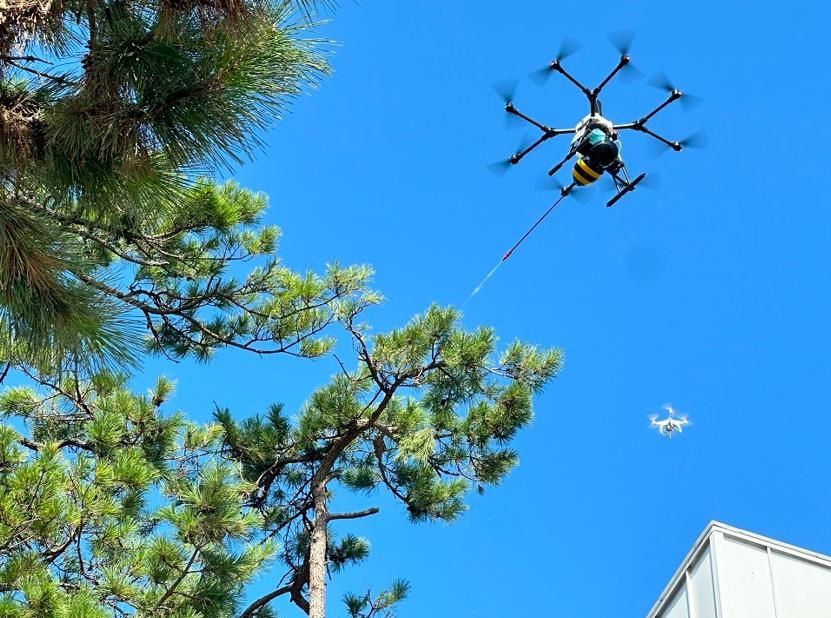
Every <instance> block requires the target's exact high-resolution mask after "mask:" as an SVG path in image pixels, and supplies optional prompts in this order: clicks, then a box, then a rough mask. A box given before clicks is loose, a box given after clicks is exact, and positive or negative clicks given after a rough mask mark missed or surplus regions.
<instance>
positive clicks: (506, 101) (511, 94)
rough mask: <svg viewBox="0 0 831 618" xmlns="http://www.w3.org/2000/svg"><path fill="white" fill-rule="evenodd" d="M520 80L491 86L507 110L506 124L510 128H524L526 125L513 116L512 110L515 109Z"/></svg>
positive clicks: (509, 80)
mask: <svg viewBox="0 0 831 618" xmlns="http://www.w3.org/2000/svg"><path fill="white" fill-rule="evenodd" d="M518 84H519V80H516V79H503V80H501V81H498V82H495V83H493V84H492V85H491V88H492V89H493V91H494V92H495V93H496V95H497V96H498V97H499V98H500V99H501V100H502V106H503V108H504V109H505V112H506V114H505V123H506V124H507V125H508V126H509V127H516V126H524V125H525V123H524V122H523V121H522V119H520V118H519V117H518V116H517V115H516V114H512V113H511V111H510V110H512V109H513V108H514V99H515V98H516V89H517V85H518Z"/></svg>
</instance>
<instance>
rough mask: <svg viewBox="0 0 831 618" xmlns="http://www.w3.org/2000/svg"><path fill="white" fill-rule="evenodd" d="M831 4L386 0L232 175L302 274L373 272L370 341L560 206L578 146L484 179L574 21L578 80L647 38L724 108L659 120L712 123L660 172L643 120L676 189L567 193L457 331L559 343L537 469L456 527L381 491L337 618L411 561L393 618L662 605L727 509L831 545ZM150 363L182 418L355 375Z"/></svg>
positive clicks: (356, 8) (794, 539) (527, 448)
mask: <svg viewBox="0 0 831 618" xmlns="http://www.w3.org/2000/svg"><path fill="white" fill-rule="evenodd" d="M829 15H830V13H829V8H828V5H827V4H826V3H822V2H807V3H798V4H794V3H772V2H770V3H753V4H750V3H726V2H715V1H710V0H703V1H700V2H696V3H684V4H680V5H679V4H678V3H672V2H636V3H632V2H626V3H610V2H601V3H600V4H598V5H596V6H595V7H594V8H590V7H588V6H587V5H585V4H580V3H568V2H541V1H537V0H522V1H519V0H518V1H516V2H512V3H505V2H495V1H492V0H487V1H484V0H483V1H479V2H460V1H458V0H447V1H444V2H380V1H375V0H366V1H364V2H361V3H359V4H353V3H351V2H345V3H344V4H343V6H341V7H340V9H339V10H338V11H337V14H336V16H335V19H334V20H333V22H332V23H331V24H330V25H328V26H327V27H325V28H324V29H322V30H321V31H320V32H321V33H322V34H324V35H326V36H329V37H332V38H335V39H337V40H338V41H339V42H340V46H339V47H337V48H336V52H335V55H334V57H333V59H332V63H333V66H334V68H335V74H334V76H333V77H332V78H330V79H327V80H326V81H325V82H324V83H323V84H322V87H321V89H320V90H319V91H318V92H315V93H313V95H312V96H310V97H303V98H301V99H300V100H299V101H298V102H297V104H296V105H295V107H294V110H293V113H292V114H291V115H290V116H289V117H288V118H286V119H285V120H284V121H283V122H281V123H280V124H279V125H278V126H277V127H276V128H275V130H274V131H273V132H271V133H270V134H268V135H267V136H266V142H267V144H268V147H267V149H266V150H265V151H264V152H263V153H262V154H261V155H260V156H259V158H258V159H257V161H256V162H254V163H252V164H249V165H247V166H245V167H244V168H242V169H241V170H239V171H238V173H236V174H235V176H234V177H235V178H236V179H237V180H238V181H239V182H240V183H242V184H243V185H244V186H247V187H249V188H252V189H255V190H259V191H263V192H266V193H267V194H269V195H270V196H271V207H270V213H269V220H270V221H271V222H274V223H277V224H279V225H280V226H281V227H282V229H283V232H284V238H283V241H282V245H281V253H282V256H283V258H284V259H285V261H286V262H287V263H288V264H289V265H290V266H292V267H295V268H298V269H306V268H314V269H321V268H322V267H323V266H324V264H325V263H326V262H328V261H332V260H339V261H340V262H342V263H355V262H367V263H371V264H373V265H374V266H375V267H376V269H377V277H376V284H377V287H378V288H379V289H380V290H381V291H382V292H383V293H384V294H385V296H386V297H387V298H388V301H387V302H386V304H384V305H383V306H381V307H380V308H377V309H374V310H372V311H371V312H370V313H369V315H368V319H369V320H371V321H372V322H373V323H374V325H375V327H376V329H377V330H386V329H388V328H392V327H395V326H398V325H400V324H402V323H403V322H405V321H406V320H407V319H408V318H409V317H410V316H411V315H412V314H414V313H417V312H419V311H422V310H423V309H424V308H425V307H427V306H428V305H429V304H430V303H431V302H433V301H436V302H439V303H442V304H446V303H453V304H457V305H458V304H461V303H462V302H463V301H464V300H465V298H466V297H467V295H468V294H469V293H470V291H471V290H472V289H473V287H474V286H475V285H476V284H477V282H478V281H479V280H480V279H481V278H482V276H483V275H484V274H485V273H486V272H487V271H488V270H489V269H490V268H491V267H492V266H493V264H494V263H495V262H496V261H497V260H498V259H499V257H500V256H501V255H502V253H503V252H504V251H505V250H506V249H507V248H508V247H510V246H511V245H512V244H513V242H514V241H515V240H516V239H517V238H518V237H519V236H520V235H521V234H522V232H523V231H524V230H525V229H526V228H527V226H528V225H529V224H530V223H531V222H533V220H535V219H536V217H537V216H539V214H540V213H541V212H542V211H543V210H544V209H545V208H546V207H547V206H548V204H549V203H550V200H551V196H550V195H546V194H544V193H539V192H538V191H537V190H536V188H535V184H536V181H537V179H538V178H540V177H542V176H544V173H545V171H546V170H547V169H548V167H550V165H551V164H552V163H553V162H555V161H556V160H558V159H559V158H560V157H561V156H562V154H563V152H564V150H563V149H564V148H565V147H566V145H567V139H568V138H558V140H561V141H558V140H553V141H552V142H549V143H548V144H546V146H545V147H544V148H541V149H539V150H537V151H536V152H534V153H533V154H532V155H530V156H529V157H528V158H527V159H526V160H525V161H524V162H523V164H522V165H520V166H518V167H517V168H515V169H512V170H510V172H509V173H508V174H506V175H505V176H503V177H496V176H494V175H492V174H491V173H490V172H489V171H488V170H487V167H486V165H487V164H488V163H490V162H492V161H495V160H497V159H499V158H501V157H503V156H506V155H507V154H509V153H510V152H511V151H512V149H513V148H514V146H515V145H516V143H517V141H518V140H519V139H520V138H521V136H522V134H523V130H522V129H516V128H506V126H505V123H504V118H503V116H504V112H503V111H502V109H501V105H500V102H499V100H498V99H497V97H496V96H495V95H494V94H493V93H492V92H491V91H490V89H489V85H490V84H491V83H492V82H494V81H495V80H498V79H504V78H508V77H524V76H526V75H527V73H528V72H530V71H531V70H533V69H535V68H539V67H541V66H543V65H544V64H545V63H546V62H547V61H548V60H550V58H551V57H552V56H553V54H554V53H555V51H556V49H557V47H558V46H559V42H560V40H561V38H562V37H563V36H564V35H568V36H570V37H573V38H575V39H578V40H580V41H581V42H582V43H583V44H584V49H583V51H582V52H580V54H578V55H576V56H574V57H573V58H569V59H568V61H567V66H568V67H569V69H571V70H572V71H573V72H574V73H575V74H576V75H577V76H579V77H580V78H583V79H584V80H585V81H587V82H591V83H594V82H596V81H598V80H599V79H600V78H602V76H603V75H605V73H606V72H607V71H608V69H610V68H611V67H612V66H613V65H614V63H615V62H616V59H617V56H616V52H615V51H614V50H613V48H612V47H611V45H610V44H609V43H608V41H607V40H606V39H605V33H607V32H611V31H615V30H619V29H621V28H632V29H634V30H636V32H637V38H636V41H635V45H634V47H633V49H632V56H633V60H634V62H635V63H636V64H637V65H638V66H639V67H640V68H641V69H642V70H643V71H644V73H646V74H647V75H649V74H652V73H653V72H656V71H658V70H664V71H666V72H667V73H668V74H669V75H670V76H671V77H672V78H673V79H674V80H676V82H677V84H678V86H679V87H680V88H681V89H682V90H683V89H686V90H689V91H690V92H692V93H694V94H696V95H698V96H701V97H703V98H704V99H705V101H704V104H703V105H702V106H701V107H699V108H698V109H696V110H695V111H694V112H692V113H689V114H683V113H682V112H681V110H680V108H679V109H674V108H670V109H668V110H666V112H665V113H663V114H662V115H661V116H659V117H658V118H656V119H655V120H654V121H653V122H652V123H650V126H651V127H653V128H654V129H655V130H659V131H661V132H664V133H666V134H667V135H669V136H673V137H683V136H684V135H686V134H688V133H691V132H692V131H694V130H696V129H698V128H705V129H706V130H707V131H708V133H709V137H710V147H709V149H707V150H695V151H693V150H688V151H685V152H683V153H680V154H676V153H672V152H668V153H667V154H665V155H663V156H661V157H659V158H657V159H654V158H650V156H649V150H648V149H647V148H646V147H645V146H646V144H647V138H646V137H645V136H641V135H637V134H635V135H626V136H625V139H626V141H625V143H624V154H625V156H626V159H627V161H628V163H629V165H630V168H631V170H632V171H633V172H638V171H641V170H644V171H647V172H653V171H659V172H660V175H661V178H662V186H661V187H660V188H658V189H657V190H654V191H645V190H644V191H641V190H638V191H636V192H635V193H633V194H631V195H629V196H627V197H626V198H625V199H624V200H622V201H621V202H619V204H618V206H616V207H615V208H612V209H606V208H604V206H603V203H604V200H603V199H601V197H600V196H594V198H593V199H592V201H591V202H589V203H588V204H581V203H579V202H577V201H573V200H568V201H566V202H564V203H563V204H562V205H561V207H560V208H558V210H557V211H556V212H555V213H554V215H552V217H551V218H550V219H549V220H548V221H547V222H546V224H545V225H544V226H543V227H542V228H540V229H539V230H538V232H537V233H536V234H535V235H534V236H532V237H531V238H530V239H529V241H528V242H527V243H526V244H525V245H524V246H523V247H522V249H521V250H519V251H518V252H517V253H516V254H515V255H514V257H512V258H511V260H510V261H509V262H508V263H507V264H506V266H505V267H503V268H502V269H501V270H500V271H499V272H498V273H497V274H496V276H495V277H494V278H493V279H491V281H490V282H489V283H488V285H487V286H486V287H485V288H484V289H483V290H482V292H481V293H480V294H479V295H478V296H476V297H475V298H474V299H473V301H471V302H470V303H469V304H468V305H467V307H466V309H465V318H464V321H465V324H466V325H469V326H471V327H473V326H476V325H478V324H490V325H493V326H495V327H496V329H497V330H498V332H499V334H500V335H501V337H502V338H503V340H512V339H514V338H521V339H524V340H528V341H531V342H535V343H538V344H540V345H543V346H561V347H562V348H564V350H565V352H566V364H565V368H564V371H563V372H562V374H561V376H560V377H559V378H558V379H557V380H556V381H555V382H554V383H553V384H552V385H551V387H550V388H549V389H548V390H547V391H546V392H545V393H544V394H543V395H542V396H541V397H539V398H538V400H537V402H536V414H537V416H536V420H535V422H534V424H533V426H532V427H531V428H529V429H528V430H526V431H524V432H523V433H522V435H521V437H520V438H519V440H518V441H517V447H518V449H519V451H520V454H521V465H520V467H519V468H517V469H516V470H515V471H514V472H513V473H512V474H511V475H510V477H509V479H508V480H507V482H506V483H505V484H504V485H503V486H501V487H499V488H497V489H495V490H493V491H490V492H488V493H486V494H485V495H484V496H481V497H480V496H473V497H472V498H471V509H470V511H469V513H467V514H466V515H465V516H464V517H463V518H462V520H461V521H460V522H458V523H457V524H455V525H453V526H447V525H419V526H412V525H410V524H408V523H407V521H406V518H405V516H404V513H403V512H402V511H403V509H401V508H400V507H398V506H396V505H395V504H393V503H391V502H390V501H388V500H386V499H385V498H383V497H378V498H377V499H376V498H369V499H367V500H366V501H365V502H362V504H364V505H365V506H369V505H372V504H380V505H381V506H382V508H383V514H382V515H380V516H376V517H375V518H372V519H370V520H366V521H362V522H355V523H354V525H351V527H347V526H340V527H339V528H338V529H339V530H342V531H346V530H357V531H359V532H361V533H364V534H366V535H367V536H368V537H369V538H370V540H371V541H372V546H373V552H372V555H371V557H370V559H369V560H368V561H367V562H366V563H365V564H364V565H362V566H360V567H358V568H355V569H351V570H350V571H348V572H347V573H346V574H344V575H342V576H338V577H336V579H335V581H334V582H333V585H332V596H331V601H330V607H331V613H332V615H333V616H338V615H343V610H342V605H341V604H340V602H339V597H340V596H341V595H342V594H343V592H344V591H345V590H347V589H351V590H358V591H362V590H365V589H366V587H368V586H372V587H373V589H376V590H377V589H379V588H380V587H382V586H383V585H385V584H387V583H389V582H390V581H391V580H392V579H393V578H394V577H397V576H403V577H406V578H407V579H409V580H410V581H411V583H412V585H413V591H412V595H411V597H410V599H409V600H408V601H406V602H405V603H404V604H403V605H402V606H401V608H400V610H399V616H400V617H401V618H415V617H420V616H450V615H453V616H459V617H465V616H480V617H489V616H509V615H510V616H543V615H544V616H578V615H579V616H599V617H605V616H609V617H613V616H614V617H618V616H642V615H644V614H645V613H646V611H647V610H648V609H649V607H650V606H651V604H652V603H653V601H654V600H655V598H656V597H657V595H658V594H659V592H660V591H661V589H662V588H663V586H664V585H665V583H666V582H667V580H668V579H669V577H670V576H671V574H672V573H673V571H674V569H675V568H676V566H677V565H678V563H679V562H680V560H681V559H682V557H683V556H684V554H685V553H686V551H687V549H688V548H689V547H690V545H691V544H692V542H693V540H694V539H695V538H696V536H697V535H698V534H699V532H700V531H701V530H702V529H703V528H704V527H705V525H706V524H707V522H708V521H709V520H711V519H718V520H721V521H724V522H726V523H729V524H732V525H735V526H739V527H742V528H747V529H750V530H753V531H756V532H759V533H762V534H765V535H768V536H772V537H775V538H779V539H782V540H784V541H788V542H791V543H794V544H797V545H802V546H805V547H808V548H811V549H815V550H818V551H822V552H825V553H831V480H830V479H831V454H829V453H831V451H830V450H829V439H831V360H829V350H831V327H829V316H831V242H830V241H831V209H829V200H828V192H829V191H831V188H830V187H829V186H828V183H827V179H828V175H829V171H828V170H829V164H831V160H829V159H830V158H829V154H828V153H829V142H831V131H829V122H828V118H827V117H826V116H827V104H828V100H829V95H831V92H829V81H830V80H829V75H828V68H827V64H824V63H823V61H824V60H827V32H828V27H829V25H831V23H829V22H831V20H830V19H829ZM592 85H593V84H592ZM811 93H812V94H811ZM662 96H663V95H662V93H660V92H659V91H657V90H654V89H652V88H650V87H649V86H647V85H646V83H644V82H643V81H642V82H635V83H620V82H614V83H613V84H612V85H611V86H610V87H609V88H608V92H607V94H606V96H605V97H604V99H603V101H604V111H605V112H606V115H607V116H608V117H610V118H612V119H613V120H616V121H618V122H626V121H631V120H634V119H636V118H638V117H639V116H640V115H642V113H643V112H645V111H646V110H648V109H651V107H652V106H653V105H655V104H657V103H658V102H660V100H662V99H661V98H662ZM517 105H518V106H519V107H520V109H523V110H527V112H528V113H530V114H532V115H534V116H539V117H540V118H541V119H542V120H544V121H545V122H547V123H548V124H551V125H555V126H573V125H574V124H575V123H576V122H577V121H578V120H579V119H580V118H581V117H582V116H583V115H584V114H585V113H586V110H585V106H586V103H585V99H583V98H582V95H580V93H579V92H578V91H577V90H576V89H574V88H573V87H572V86H570V85H569V84H568V83H567V82H566V81H565V80H564V79H562V78H558V76H556V75H555V76H552V78H551V80H550V82H549V84H548V85H547V86H546V87H544V88H540V87H538V86H537V85H535V84H533V83H532V82H530V81H529V80H528V79H527V78H524V80H523V82H522V83H521V85H520V89H519V91H518V98H517ZM561 176H562V177H563V178H564V179H565V178H566V177H567V176H566V173H565V170H564V172H563V173H561ZM146 369H147V373H146V376H145V378H142V380H139V381H138V382H139V383H141V386H145V385H146V384H149V383H150V382H151V381H152V377H153V376H154V375H156V374H158V373H165V374H167V375H169V376H171V377H174V378H176V379H178V380H179V390H178V395H177V398H176V399H175V401H174V404H175V405H176V406H177V407H180V408H181V409H183V410H185V411H187V412H188V413H189V414H190V415H191V416H194V417H196V418H198V419H203V420H207V419H209V417H210V413H211V410H212V407H213V404H212V402H214V401H216V402H218V403H220V404H222V405H228V406H230V407H231V408H232V410H233V411H234V412H235V413H236V414H238V415H240V416H244V415H248V414H252V413H255V412H261V411H263V410H264V408H265V405H266V404H267V403H269V402H272V401H282V402H285V403H286V404H287V406H288V408H289V409H292V408H294V409H297V408H298V407H299V406H300V405H301V404H302V402H303V401H304V399H305V398H306V397H307V396H308V394H309V393H310V392H311V391H312V390H313V389H314V388H315V387H316V386H319V385H321V384H323V383H324V382H325V381H326V379H327V378H328V376H329V375H331V374H332V373H334V372H335V371H336V366H335V364H334V362H333V361H329V360H321V361H315V362H307V361H298V360H295V359H273V358H271V359H257V358H254V357H252V356H247V355H244V354H241V353H235V352H230V351H229V352H225V353H222V354H220V355H219V357H218V359H217V361H216V362H214V363H213V364H211V365H208V366H197V365H192V364H189V363H183V364H180V365H174V366H171V365H170V364H169V363H166V362H163V361H160V360H157V361H153V362H150V363H148V364H147V366H146ZM145 383H146V384H145ZM666 402H671V403H673V404H674V405H675V406H677V408H678V409H680V410H681V411H683V412H687V413H689V414H690V417H691V419H692V420H693V421H694V425H693V426H692V427H691V428H690V429H689V431H685V432H684V434H683V435H681V436H679V437H678V438H676V439H673V440H672V441H669V440H665V439H663V438H661V437H660V436H658V435H657V434H656V433H654V432H652V431H650V430H649V428H648V420H647V416H648V414H650V413H652V412H658V411H659V407H660V406H661V405H662V404H664V403H666ZM267 585H268V582H267V581H263V583H262V586H263V591H264V590H265V589H266V588H265V586H267ZM281 612H282V613H281V615H282V616H289V617H290V616H295V615H299V613H298V612H296V611H294V610H293V609H285V610H284V611H282V610H281Z"/></svg>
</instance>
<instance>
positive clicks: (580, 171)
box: [495, 32, 702, 261]
mask: <svg viewBox="0 0 831 618" xmlns="http://www.w3.org/2000/svg"><path fill="white" fill-rule="evenodd" d="M609 38H610V39H611V40H612V42H613V43H614V44H615V46H616V47H617V49H618V51H619V52H620V60H618V63H617V66H615V67H614V68H613V69H612V71H611V72H610V73H609V74H608V75H607V76H606V78H605V79H603V81H601V82H600V84H599V85H598V86H596V87H595V88H591V89H590V88H587V87H586V86H584V85H583V84H582V83H581V82H579V81H578V80H577V79H576V78H575V77H574V76H573V75H571V73H569V72H568V71H566V69H565V68H564V67H563V65H562V61H563V60H564V59H565V58H566V57H568V56H569V55H571V54H572V53H574V52H575V51H576V50H577V49H578V47H579V46H578V45H577V44H576V43H574V42H572V41H570V40H565V41H564V42H563V45H562V46H561V47H560V50H559V52H558V54H557V56H556V57H555V58H554V59H553V60H552V61H551V62H550V63H549V64H548V65H547V66H546V67H545V68H543V69H542V70H540V71H537V72H536V73H532V74H531V77H532V78H534V79H535V80H536V81H539V82H544V81H547V79H548V77H549V76H550V75H551V74H553V73H559V74H560V75H562V76H564V77H565V78H566V79H567V80H568V81H570V82H571V83H572V84H574V85H575V86H576V87H577V88H579V89H580V91H581V92H582V93H583V94H584V95H586V98H588V100H589V114H588V115H587V116H585V117H584V118H583V119H582V120H580V122H578V123H577V126H575V127H574V128H573V129H556V128H553V127H550V126H548V125H545V124H543V123H541V122H538V121H536V120H534V119H533V118H531V117H529V116H527V115H526V114H524V113H522V112H521V111H519V110H518V109H517V108H516V106H515V105H514V101H513V87H512V86H509V85H507V84H504V83H503V84H500V85H497V86H495V88H496V90H497V91H498V92H499V93H500V95H501V96H503V98H504V101H505V111H506V112H507V113H508V114H511V115H512V116H515V117H517V118H520V119H522V120H524V121H525V122H527V123H529V124H531V125H533V126H535V127H536V128H537V129H539V130H540V132H541V135H540V136H539V138H538V139H537V140H536V141H534V142H533V143H531V144H530V145H528V146H526V147H524V148H520V150H519V151H518V152H516V153H514V154H513V155H511V156H510V157H509V158H508V159H506V160H504V161H501V162H499V163H497V164H496V165H495V169H496V170H500V171H501V170H505V169H507V168H508V167H510V166H512V165H516V164H517V163H519V162H520V161H521V160H522V159H523V158H524V157H525V156H526V155H527V154H528V153H529V152H531V151H532V150H534V149H535V148H536V147H537V146H539V145H540V144H542V143H543V142H545V141H547V140H549V139H551V138H552V137H556V136H558V135H566V134H571V135H573V136H574V137H573V138H572V140H571V145H570V146H569V149H568V152H567V153H566V155H565V157H564V158H563V159H562V161H560V162H559V163H557V164H556V165H555V166H554V167H552V168H551V169H550V170H549V171H548V175H549V176H553V175H554V174H556V173H557V171H558V170H560V168H562V167H563V165H565V164H566V163H567V162H568V161H570V160H571V159H572V158H574V157H577V161H576V162H575V164H574V167H573V168H572V181H571V183H569V184H568V185H565V186H563V185H559V190H560V199H558V200H557V202H555V203H554V205H552V206H551V208H549V210H548V211H546V213H545V214H544V215H543V216H542V217H540V219H539V220H538V221H537V222H536V223H535V224H534V226H533V227H531V229H529V230H528V232H526V234H525V235H524V236H523V237H522V238H521V239H520V240H519V242H517V243H516V244H515V245H514V246H513V247H512V248H511V249H510V250H509V251H508V252H507V253H506V254H505V255H504V256H503V258H502V261H504V260H506V259H508V257H510V255H511V253H513V251H514V250H515V249H516V248H517V247H518V246H519V245H520V244H521V243H522V241H524V240H525V238H527V236H528V235H529V234H530V233H531V232H532V231H533V230H534V228H536V227H537V225H539V224H540V223H541V222H542V220H543V219H544V218H545V217H546V216H547V215H548V214H549V213H550V212H551V210H553V209H554V206H556V205H557V204H558V203H559V202H560V201H561V200H562V199H563V198H565V197H566V196H567V195H569V194H570V193H571V192H572V191H573V190H574V189H575V188H579V187H583V186H586V185H589V184H591V183H593V182H595V181H596V180H597V179H599V178H600V177H601V176H602V175H603V174H608V175H609V176H610V177H611V179H612V181H613V182H614V189H615V195H614V197H612V198H611V199H610V200H609V201H608V202H607V203H606V206H612V205H613V204H615V203H616V202H617V201H618V200H619V199H620V198H622V197H623V196H624V195H626V194H627V193H629V192H630V191H633V190H634V189H635V187H636V186H638V184H639V183H640V182H641V181H642V180H643V179H644V178H645V177H646V174H645V173H641V174H639V175H638V176H637V177H635V178H634V179H631V178H630V177H629V173H628V171H627V169H626V165H625V163H624V162H623V159H622V158H621V156H620V151H621V141H620V139H619V135H618V134H619V132H620V131H625V130H632V131H639V132H641V133H644V134H646V135H648V136H650V137H652V138H654V139H656V140H657V141H658V142H660V143H661V144H663V145H664V146H666V147H668V148H671V149H672V150H675V151H680V150H682V149H683V148H684V147H685V146H697V145H701V141H702V137H701V134H693V135H691V136H690V137H688V138H687V139H685V140H680V141H670V140H668V139H666V138H665V137H663V136H661V135H659V134H658V133H655V132H654V131H652V130H651V129H649V128H648V127H647V126H646V125H647V123H648V122H649V120H650V119H651V118H652V117H654V116H655V115H656V114H657V113H658V112H660V111H661V110H662V109H664V108H665V107H666V106H668V105H669V104H670V103H673V102H674V101H678V100H680V101H681V102H682V104H684V106H685V107H688V106H689V104H692V103H695V102H696V101H697V100H698V99H697V98H696V97H691V96H690V95H686V94H683V93H682V92H681V91H680V90H678V89H677V88H675V87H674V86H673V85H672V84H671V83H669V81H668V80H667V79H666V77H664V76H659V77H656V78H654V79H653V80H652V81H651V83H652V84H653V85H655V86H658V87H660V88H662V89H664V90H666V92H667V93H668V94H667V98H666V99H665V100H664V101H663V102H662V103H661V104H660V105H658V106H657V107H655V108H654V109H653V110H652V111H650V112H649V113H647V114H646V115H644V116H642V117H641V118H639V119H638V120H635V121H633V122H627V123H624V124H615V123H614V122H612V121H611V120H608V119H607V118H604V117H603V115H602V109H603V108H602V105H601V103H600V98H599V97H600V93H601V91H602V90H603V88H604V87H606V85H607V84H608V83H609V82H610V81H611V80H612V78H613V77H614V76H615V75H617V74H618V73H619V72H621V71H628V72H633V73H637V72H638V71H637V69H634V67H633V66H632V65H631V60H630V58H629V48H630V46H631V41H632V34H631V33H629V32H625V33H617V34H614V35H610V37H609Z"/></svg>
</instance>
